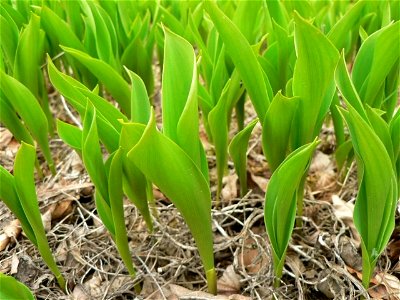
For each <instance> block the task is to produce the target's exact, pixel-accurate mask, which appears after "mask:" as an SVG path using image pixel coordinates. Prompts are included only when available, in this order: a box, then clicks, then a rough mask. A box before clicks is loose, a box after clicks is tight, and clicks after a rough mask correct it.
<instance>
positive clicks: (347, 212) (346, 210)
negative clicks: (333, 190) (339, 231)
mask: <svg viewBox="0 0 400 300" xmlns="http://www.w3.org/2000/svg"><path fill="white" fill-rule="evenodd" d="M332 204H333V213H334V214H335V217H336V218H337V219H339V220H341V221H343V223H344V224H346V225H347V226H349V228H350V230H351V232H352V234H353V241H354V244H355V246H356V247H357V248H358V247H360V243H361V239H360V235H359V234H358V232H357V229H356V227H355V225H354V221H353V212H354V204H353V203H351V202H346V201H344V200H342V199H340V198H339V196H337V195H333V196H332Z"/></svg>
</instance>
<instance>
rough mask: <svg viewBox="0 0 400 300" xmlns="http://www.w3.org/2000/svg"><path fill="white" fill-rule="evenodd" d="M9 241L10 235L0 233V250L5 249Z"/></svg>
mask: <svg viewBox="0 0 400 300" xmlns="http://www.w3.org/2000/svg"><path fill="white" fill-rule="evenodd" d="M9 243H10V237H9V236H8V235H7V234H5V233H2V234H0V251H3V250H4V249H6V247H7V245H8V244H9Z"/></svg>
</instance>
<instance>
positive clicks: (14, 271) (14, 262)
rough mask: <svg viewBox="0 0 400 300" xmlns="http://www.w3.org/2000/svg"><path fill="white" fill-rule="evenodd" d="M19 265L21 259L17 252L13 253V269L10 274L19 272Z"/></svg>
mask: <svg viewBox="0 0 400 300" xmlns="http://www.w3.org/2000/svg"><path fill="white" fill-rule="evenodd" d="M18 265H19V259H18V256H17V255H16V254H13V256H12V258H11V270H10V274H17V272H18Z"/></svg>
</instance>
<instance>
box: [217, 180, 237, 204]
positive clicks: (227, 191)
mask: <svg viewBox="0 0 400 300" xmlns="http://www.w3.org/2000/svg"><path fill="white" fill-rule="evenodd" d="M237 179H238V176H237V175H236V174H232V175H228V176H225V177H224V179H223V183H224V187H223V188H222V190H221V197H222V200H224V201H226V202H229V201H231V200H232V199H234V198H236V197H237V185H236V182H237Z"/></svg>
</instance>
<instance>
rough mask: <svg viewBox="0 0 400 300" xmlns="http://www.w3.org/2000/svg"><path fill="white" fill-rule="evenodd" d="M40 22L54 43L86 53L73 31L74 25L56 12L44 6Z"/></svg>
mask: <svg viewBox="0 0 400 300" xmlns="http://www.w3.org/2000/svg"><path fill="white" fill-rule="evenodd" d="M40 16H41V18H40V22H41V24H42V26H43V28H44V30H45V31H46V34H47V35H49V36H50V37H51V38H52V39H53V40H54V41H56V42H57V43H58V44H60V45H65V46H68V47H71V48H74V49H77V50H80V51H85V47H84V46H83V44H82V42H81V41H80V40H79V38H78V37H77V36H76V34H75V33H74V31H73V30H72V29H71V27H72V24H71V23H67V22H65V21H64V20H63V19H61V18H60V17H59V16H58V15H57V14H56V13H55V12H53V11H52V10H51V9H50V8H48V7H47V6H43V7H42V9H41V13H40Z"/></svg>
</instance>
